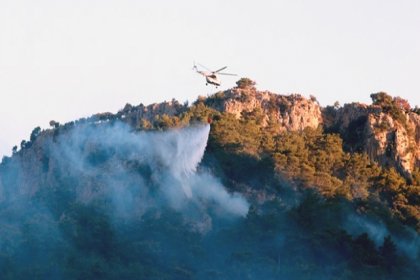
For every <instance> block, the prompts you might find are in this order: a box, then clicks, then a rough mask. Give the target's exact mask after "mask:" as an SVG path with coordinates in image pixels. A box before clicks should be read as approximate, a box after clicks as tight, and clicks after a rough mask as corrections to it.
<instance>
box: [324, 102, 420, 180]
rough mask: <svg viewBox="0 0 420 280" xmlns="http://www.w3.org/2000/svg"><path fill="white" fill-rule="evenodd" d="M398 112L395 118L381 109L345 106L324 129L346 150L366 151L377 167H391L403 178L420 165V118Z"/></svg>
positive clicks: (379, 107) (368, 106)
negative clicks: (340, 140)
mask: <svg viewBox="0 0 420 280" xmlns="http://www.w3.org/2000/svg"><path fill="white" fill-rule="evenodd" d="M398 112H399V115H398V118H396V117H395V116H393V115H392V114H391V113H390V112H386V111H384V110H383V108H382V107H381V106H377V105H366V104H361V103H352V104H346V105H344V106H343V107H342V108H339V109H337V110H336V111H335V116H334V118H333V121H332V122H328V123H326V127H327V129H331V128H333V130H336V131H338V132H339V133H340V134H341V135H342V136H343V139H344V143H345V145H346V146H347V148H348V149H349V150H352V151H359V152H366V153H367V154H368V155H369V157H370V158H371V159H373V160H375V161H377V162H379V163H380V164H381V165H383V166H392V167H395V168H396V169H397V170H399V171H400V172H401V173H403V174H404V175H406V176H407V175H409V174H410V173H411V172H412V171H413V169H414V168H415V167H416V166H419V165H420V149H419V146H420V116H419V115H418V114H416V113H414V112H409V111H404V110H399V111H398ZM330 119H331V118H330Z"/></svg>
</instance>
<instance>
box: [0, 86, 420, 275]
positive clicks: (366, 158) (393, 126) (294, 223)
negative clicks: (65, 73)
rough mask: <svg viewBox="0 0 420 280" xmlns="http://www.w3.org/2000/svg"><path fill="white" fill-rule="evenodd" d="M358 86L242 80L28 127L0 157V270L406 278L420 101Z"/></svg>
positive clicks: (411, 265) (412, 255)
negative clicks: (349, 90) (320, 95)
mask: <svg viewBox="0 0 420 280" xmlns="http://www.w3.org/2000/svg"><path fill="white" fill-rule="evenodd" d="M371 97H372V104H371V105H365V104H359V103H353V104H346V105H344V106H342V107H341V106H339V105H338V104H335V106H328V107H326V108H322V107H321V106H320V105H319V104H318V102H317V101H316V98H315V97H311V98H310V99H306V98H304V97H302V96H301V95H296V94H295V95H289V96H283V95H277V94H273V93H270V92H260V91H258V90H257V89H256V88H255V83H254V82H252V81H251V80H249V79H241V80H240V81H238V82H237V87H236V88H234V89H230V90H227V91H225V92H217V93H215V94H214V95H211V96H207V97H199V98H198V99H197V101H195V102H194V103H193V104H192V105H188V104H180V103H178V102H177V101H175V100H172V101H171V102H164V103H161V104H152V105H149V106H144V105H142V104H140V105H138V106H132V105H130V104H127V105H126V106H125V107H124V108H123V109H121V110H120V111H119V112H118V113H116V114H113V113H100V114H96V115H93V116H92V117H90V118H87V119H80V120H77V121H74V122H70V123H66V124H59V123H57V122H55V121H51V123H50V124H51V128H50V129H46V130H41V129H40V128H35V129H34V130H33V131H32V133H31V135H30V140H29V141H22V143H21V145H20V148H18V147H15V148H14V149H13V155H12V156H11V157H5V158H3V161H2V163H1V165H0V224H1V225H2V226H1V227H0V271H2V279H19V278H20V279H27V278H31V279H415V278H416V277H417V276H416V275H418V273H420V267H419V261H420V239H419V233H420V169H419V167H420V147H419V141H420V117H419V116H420V115H419V113H420V112H419V110H418V108H417V107H415V108H411V106H410V105H409V104H408V102H406V101H405V100H404V99H402V98H398V97H394V98H393V97H391V96H390V95H388V94H386V93H383V92H381V93H376V94H372V95H371ZM209 123H210V124H209Z"/></svg>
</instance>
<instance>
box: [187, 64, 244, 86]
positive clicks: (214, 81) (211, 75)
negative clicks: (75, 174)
mask: <svg viewBox="0 0 420 280" xmlns="http://www.w3.org/2000/svg"><path fill="white" fill-rule="evenodd" d="M197 64H198V65H199V66H200V67H202V68H204V69H206V70H207V71H208V72H205V71H200V70H198V67H197V65H196V64H195V62H194V66H193V70H194V71H196V72H197V73H198V74H200V75H202V76H204V77H205V78H206V86H207V85H208V84H211V85H215V86H216V88H217V87H218V86H220V85H221V84H222V82H221V81H220V79H219V77H218V75H226V76H237V75H236V74H230V73H223V72H221V71H223V70H225V69H226V68H227V66H224V67H222V68H220V69H218V70H216V71H212V70H210V69H209V68H207V67H206V66H204V65H202V64H200V63H197Z"/></svg>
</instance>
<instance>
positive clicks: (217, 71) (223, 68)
mask: <svg viewBox="0 0 420 280" xmlns="http://www.w3.org/2000/svg"><path fill="white" fill-rule="evenodd" d="M226 68H227V66H225V67H222V68H220V69H219V70H216V71H214V72H213V73H219V72H220V71H222V70H225V69H226Z"/></svg>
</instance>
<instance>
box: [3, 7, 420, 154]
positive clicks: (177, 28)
mask: <svg viewBox="0 0 420 280" xmlns="http://www.w3.org/2000/svg"><path fill="white" fill-rule="evenodd" d="M193 60H197V61H199V62H201V63H202V64H205V65H207V66H208V67H210V68H213V69H217V68H219V67H222V66H225V65H228V66H229V68H228V69H227V70H229V71H230V72H233V73H237V74H239V76H241V77H244V76H246V77H250V78H252V79H254V80H256V81H257V85H258V86H257V87H258V88H260V89H269V90H272V91H274V92H277V93H281V94H289V93H302V94H303V95H305V96H309V95H310V94H313V95H315V96H316V97H317V98H318V100H319V101H320V103H321V104H322V105H328V104H333V103H334V101H336V100H338V101H339V102H340V103H341V104H343V103H345V102H352V101H362V102H370V98H369V95H370V93H372V92H378V91H386V92H388V93H390V94H391V95H399V96H402V97H404V98H406V99H408V100H409V101H410V103H411V104H412V105H413V106H414V105H420V102H419V101H420V1H418V0H412V1H409V0H399V1H397V0H360V1H355V0H351V1H350V0H348V1H339V0H330V1H327V0H323V1H320V0H317V1H310V0H308V1H297V0H289V1H279V0H277V1H262V0H261V1H226V0H225V1H219V0H213V1H197V0H195V1H193V0H185V1H140V0H137V1H135V0H61V1H60V0H37V1H33V0H26V1H23V0H10V1H8V0H0V97H1V99H0V131H1V132H0V156H1V155H3V154H10V151H11V148H12V146H13V145H18V146H19V143H20V141H21V140H22V139H28V138H29V134H30V132H31V131H32V129H33V128H34V127H36V126H41V127H42V128H47V127H48V122H49V121H50V120H56V121H59V122H61V123H64V122H67V121H70V120H73V119H77V118H80V117H85V116H89V115H92V114H94V113H97V112H105V111H110V112H117V111H118V110H119V109H121V108H122V107H124V105H125V104H126V103H131V104H133V105H137V104H139V103H143V104H150V103H153V102H161V101H164V100H171V99H172V98H176V99H178V100H179V101H181V102H184V101H186V100H189V101H193V100H195V98H196V97H197V96H198V95H206V94H209V93H212V92H215V89H214V88H210V87H206V86H205V82H204V80H203V78H202V77H200V76H199V75H197V74H195V73H194V72H193V71H192V70H191V68H192V62H193ZM236 80H237V78H235V77H224V79H223V83H224V84H223V85H222V89H226V88H230V87H232V86H233V85H234V82H235V81H236Z"/></svg>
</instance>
